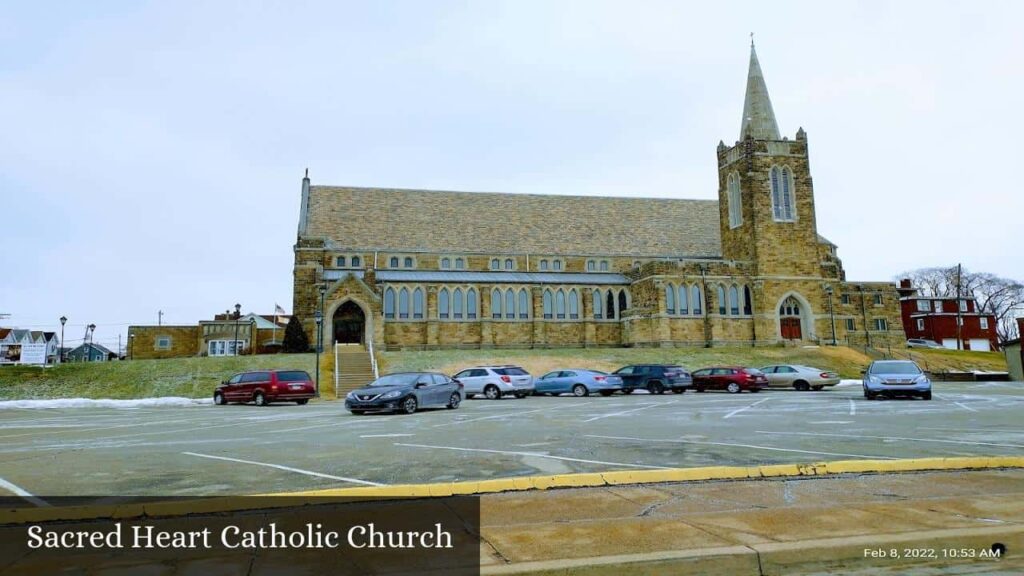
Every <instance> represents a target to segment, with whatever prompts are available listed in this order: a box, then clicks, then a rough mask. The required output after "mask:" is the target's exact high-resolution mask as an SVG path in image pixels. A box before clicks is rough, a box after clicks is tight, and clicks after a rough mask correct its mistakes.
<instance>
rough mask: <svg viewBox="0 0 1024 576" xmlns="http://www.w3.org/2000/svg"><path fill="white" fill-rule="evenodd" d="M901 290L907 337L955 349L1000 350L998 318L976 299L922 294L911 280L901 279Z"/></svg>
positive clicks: (902, 311)
mask: <svg viewBox="0 0 1024 576" xmlns="http://www.w3.org/2000/svg"><path fill="white" fill-rule="evenodd" d="M899 291H900V294H901V296H900V311H901V315H902V317H903V331H904V332H905V333H906V336H907V338H924V339H925V340H932V341H934V342H938V343H939V344H941V345H942V346H944V347H945V348H949V349H951V350H981V351H990V350H996V349H998V346H999V340H998V338H997V336H996V317H995V315H993V314H989V313H987V312H984V311H982V310H979V309H978V303H977V301H976V300H975V299H974V298H972V297H967V296H964V297H962V298H956V297H934V296H921V295H919V294H918V290H917V288H915V287H914V286H912V285H911V281H910V280H909V279H903V280H901V281H900V288H899ZM958 338H959V342H960V344H959V346H958V345H957V339H958Z"/></svg>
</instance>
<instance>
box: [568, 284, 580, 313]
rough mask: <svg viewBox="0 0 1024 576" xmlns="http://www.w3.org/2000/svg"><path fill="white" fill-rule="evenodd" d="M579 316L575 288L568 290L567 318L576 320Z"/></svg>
mask: <svg viewBox="0 0 1024 576" xmlns="http://www.w3.org/2000/svg"><path fill="white" fill-rule="evenodd" d="M579 317H580V297H579V294H578V293H577V292H576V290H569V319H570V320H577V319H579Z"/></svg>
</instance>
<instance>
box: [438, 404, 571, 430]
mask: <svg viewBox="0 0 1024 576" xmlns="http://www.w3.org/2000/svg"><path fill="white" fill-rule="evenodd" d="M554 409H555V408H538V409H536V410H527V411H525V412H523V411H519V410H514V411H511V412H508V413H506V414H492V415H491V416H481V417H479V418H470V419H469V420H453V421H451V422H445V423H444V424H434V426H433V427H434V428H441V427H443V426H454V425H456V424H469V423H470V422H479V421H481V420H493V419H495V418H507V417H509V416H520V415H522V414H533V413H534V412H543V411H544V410H554Z"/></svg>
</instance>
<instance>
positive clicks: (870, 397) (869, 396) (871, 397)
mask: <svg viewBox="0 0 1024 576" xmlns="http://www.w3.org/2000/svg"><path fill="white" fill-rule="evenodd" d="M864 397H865V398H867V399H868V400H874V399H875V393H874V392H868V391H867V390H865V391H864Z"/></svg>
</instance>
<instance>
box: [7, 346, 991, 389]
mask: <svg viewBox="0 0 1024 576" xmlns="http://www.w3.org/2000/svg"><path fill="white" fill-rule="evenodd" d="M893 354H894V355H896V356H898V357H911V358H913V359H914V360H915V361H917V362H918V363H919V364H921V366H922V367H923V368H925V369H927V370H930V371H963V370H985V371H1006V361H1005V359H1004V358H1003V355H1002V354H1001V353H999V352H958V351H955V350H918V349H915V350H906V349H902V350H895V349H894V350H893ZM379 358H380V369H381V372H382V373H383V372H398V371H405V370H431V371H438V372H444V373H446V374H454V373H455V372H457V371H459V370H461V369H463V368H465V367H467V366H474V365H481V364H518V365H520V366H523V367H524V368H526V369H527V370H528V371H529V372H530V373H531V374H534V375H538V376H539V375H541V374H544V373H545V372H548V371H550V370H553V369H555V368H595V369H598V370H605V371H612V370H616V369H618V368H620V367H622V366H624V365H626V364H634V363H643V362H659V363H660V362H664V363H676V364H682V365H683V366H686V367H688V368H690V369H691V370H696V369H698V368H702V367H705V366H711V365H716V364H728V365H732V364H742V365H745V366H754V367H760V366H765V365H769V364H781V363H791V364H807V365H810V366H814V367H817V368H822V369H828V370H834V371H836V372H839V374H840V375H841V376H842V377H844V378H859V377H860V371H861V370H862V369H863V368H865V367H867V365H868V364H869V363H870V362H871V358H869V357H868V356H866V355H864V354H862V353H861V352H859V351H857V350H853V349H851V348H846V347H843V346H838V347H835V348H833V347H821V348H749V347H728V348H598V349H580V348H561V349H551V350H437V351H428V352H384V353H382V354H380V357H379ZM314 363H315V356H314V355H313V354H278V355H266V356H239V357H235V358H177V359H170V360H134V361H130V362H98V363H86V364H62V365H60V366H56V367H53V368H45V369H43V368H35V367H28V366H0V400H26V399H44V398H115V399H122V398H149V397H159V396H184V397H188V398H205V397H209V396H211V395H212V394H213V390H214V388H215V387H216V386H217V384H218V383H219V382H220V381H221V380H225V379H227V378H229V377H230V376H231V375H232V374H234V373H236V372H241V371H244V370H254V369H261V368H262V369H267V368H294V369H300V370H306V371H308V372H309V373H310V374H313V371H314V369H315V366H314ZM321 376H322V377H325V378H329V377H330V376H329V375H321Z"/></svg>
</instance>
